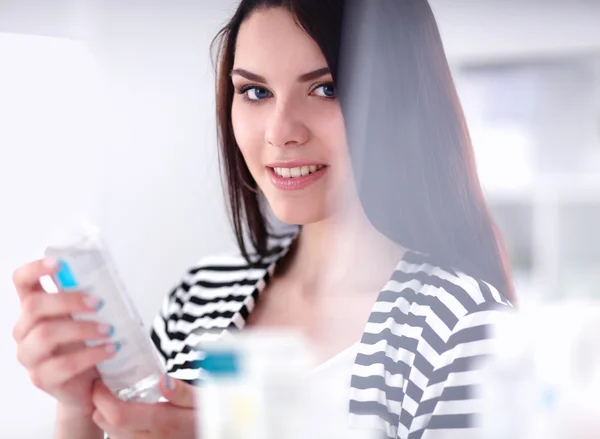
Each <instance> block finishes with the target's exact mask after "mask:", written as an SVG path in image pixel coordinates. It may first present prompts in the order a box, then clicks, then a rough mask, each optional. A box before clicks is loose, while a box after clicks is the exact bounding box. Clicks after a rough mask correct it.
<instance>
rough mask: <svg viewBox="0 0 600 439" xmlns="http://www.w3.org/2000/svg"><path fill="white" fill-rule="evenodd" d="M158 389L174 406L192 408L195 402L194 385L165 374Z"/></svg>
mask: <svg viewBox="0 0 600 439" xmlns="http://www.w3.org/2000/svg"><path fill="white" fill-rule="evenodd" d="M160 391H161V393H162V394H163V396H164V397H165V398H167V399H168V400H169V402H170V403H171V404H173V405H174V406H177V407H183V408H194V405H195V402H196V396H195V395H196V388H195V387H194V386H192V385H190V384H187V383H185V382H183V381H180V380H178V379H176V378H173V377H170V376H169V375H165V376H164V377H163V379H162V380H161V383H160Z"/></svg>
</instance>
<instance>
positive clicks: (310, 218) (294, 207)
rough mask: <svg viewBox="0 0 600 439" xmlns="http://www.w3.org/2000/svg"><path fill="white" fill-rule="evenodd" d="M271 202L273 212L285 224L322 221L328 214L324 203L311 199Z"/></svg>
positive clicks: (304, 223) (301, 224)
mask: <svg viewBox="0 0 600 439" xmlns="http://www.w3.org/2000/svg"><path fill="white" fill-rule="evenodd" d="M269 204H270V206H271V210H272V212H273V214H274V215H275V216H276V217H277V219H278V220H279V221H281V222H283V223H285V224H293V225H299V226H303V225H306V224H312V223H316V222H319V221H322V220H323V219H324V218H325V217H326V216H327V213H326V212H325V209H323V207H322V205H320V204H319V203H315V202H314V201H311V200H306V201H305V202H304V201H300V200H297V199H296V200H293V199H291V200H276V201H275V200H274V202H271V201H269Z"/></svg>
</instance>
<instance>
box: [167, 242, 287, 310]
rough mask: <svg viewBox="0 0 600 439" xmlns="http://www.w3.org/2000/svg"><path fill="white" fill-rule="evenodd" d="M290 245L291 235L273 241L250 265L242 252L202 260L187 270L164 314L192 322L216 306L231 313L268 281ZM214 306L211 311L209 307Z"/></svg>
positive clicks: (172, 291) (172, 293)
mask: <svg viewBox="0 0 600 439" xmlns="http://www.w3.org/2000/svg"><path fill="white" fill-rule="evenodd" d="M291 242H292V237H290V236H288V235H285V236H282V237H275V238H272V239H270V241H269V253H268V255H266V256H263V257H262V258H260V260H259V259H258V258H253V259H252V260H251V261H248V260H246V258H244V256H242V254H241V253H240V252H239V251H238V252H225V253H220V254H214V255H209V256H205V257H203V258H201V259H199V260H198V261H196V262H195V263H194V264H192V265H191V266H190V267H188V268H187V270H185V272H184V274H183V276H182V277H181V278H180V280H179V282H178V283H177V284H176V285H175V287H174V288H173V289H172V290H171V292H170V293H169V294H168V296H167V298H166V300H165V302H164V304H163V309H162V310H161V311H162V314H163V315H171V316H174V317H185V318H186V319H187V320H190V319H191V318H199V317H201V316H202V315H203V314H206V312H207V310H208V309H209V308H211V309H212V308H215V306H216V305H215V304H218V308H219V309H221V310H230V309H231V310H232V309H233V308H234V307H235V304H236V303H239V302H241V301H243V300H244V298H245V297H247V296H248V295H250V294H252V293H253V291H255V290H256V288H257V286H260V283H261V282H263V281H265V278H266V277H267V276H268V275H269V272H270V271H271V270H272V269H273V266H274V263H275V262H277V260H279V258H281V257H282V256H283V255H284V254H285V253H286V252H287V250H288V248H289V246H290V244H291ZM211 304H213V306H212V307H211V306H208V305H211ZM165 307H166V308H167V309H165ZM208 311H209V312H212V311H210V310H208ZM213 311H214V310H213ZM185 313H188V315H184V314H185ZM189 313H193V315H189Z"/></svg>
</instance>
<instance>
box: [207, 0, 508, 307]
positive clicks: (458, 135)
mask: <svg viewBox="0 0 600 439" xmlns="http://www.w3.org/2000/svg"><path fill="white" fill-rule="evenodd" d="M270 7H283V8H286V9H288V10H289V11H290V13H291V14H292V16H293V17H294V19H295V21H296V23H297V24H298V26H299V27H300V28H301V29H303V30H304V31H305V32H306V33H307V34H308V35H309V36H310V37H312V39H313V40H314V41H315V42H316V43H317V44H318V46H319V47H320V49H321V51H322V52H323V54H324V56H325V58H326V60H327V63H328V66H329V69H330V71H331V73H332V76H333V79H334V82H335V85H336V89H337V90H338V96H339V97H340V101H341V104H342V111H343V114H344V121H345V125H346V131H347V134H348V141H349V148H350V154H351V157H352V163H353V167H354V174H355V178H356V180H357V186H358V189H359V194H360V199H361V203H362V205H363V208H364V210H365V212H366V214H367V216H368V217H369V219H370V221H371V223H372V224H373V225H374V227H376V228H377V229H378V230H379V231H380V232H381V233H383V234H385V235H386V236H388V237H389V238H390V239H392V240H393V241H395V242H396V243H398V244H400V245H402V246H404V247H407V248H410V249H412V250H417V251H420V252H423V253H427V254H429V255H431V256H432V257H433V258H434V259H435V260H436V261H438V262H439V263H440V264H442V265H444V266H446V267H452V268H455V269H458V270H461V271H463V272H465V273H467V274H469V275H471V276H474V277H477V278H479V279H482V280H485V281H486V282H489V283H490V284H492V285H494V286H495V287H496V288H497V289H498V290H499V291H501V292H502V293H503V294H504V295H505V296H506V297H507V298H508V299H509V300H511V301H513V302H514V301H515V297H514V292H513V286H512V282H511V279H510V273H509V271H510V270H509V268H508V262H507V258H506V253H505V250H504V245H503V241H502V238H501V236H500V234H499V233H498V231H497V228H496V226H495V224H494V221H493V220H492V217H491V215H490V213H489V209H488V207H487V205H486V202H485V199H484V196H483V192H482V189H481V185H480V183H479V179H478V176H477V171H476V166H475V160H474V154H473V148H472V146H471V141H470V138H469V134H468V131H467V128H466V123H465V119H464V115H463V112H462V108H461V106H460V102H459V100H458V97H457V94H456V89H455V86H454V82H453V80H452V76H451V73H450V69H449V66H448V62H447V59H446V55H445V53H444V49H443V45H442V41H441V38H440V34H439V31H438V28H437V24H436V22H435V18H434V16H433V13H432V11H431V9H430V7H429V4H428V3H427V1H426V0H401V1H398V0H378V1H369V0H318V1H316V0H242V1H241V2H240V4H239V7H238V8H237V10H236V12H235V13H234V15H233V17H232V18H231V20H230V21H229V22H228V23H227V24H226V25H225V26H224V27H223V29H222V30H221V31H220V32H219V34H218V35H217V37H216V38H215V40H214V41H213V46H212V47H213V49H216V52H214V55H215V59H216V104H217V128H218V140H219V144H220V160H221V168H222V173H223V180H224V184H225V191H226V195H227V198H228V200H229V203H228V204H229V205H228V207H229V212H230V217H231V221H232V223H233V228H234V231H235V235H236V238H237V242H238V245H239V247H240V250H241V252H242V254H243V255H244V257H245V258H246V259H247V260H248V262H249V263H253V262H255V261H256V259H255V258H253V257H251V254H253V255H258V256H259V257H260V256H264V255H266V254H268V252H269V248H268V244H267V240H268V238H269V236H271V235H272V234H273V233H274V231H273V230H272V228H271V226H270V224H269V221H268V219H267V213H266V209H265V205H264V200H263V199H262V197H261V196H260V195H259V191H258V186H257V184H256V182H255V181H254V179H253V178H252V175H251V174H250V171H249V169H248V167H247V166H246V163H245V161H244V158H243V156H242V154H241V152H240V150H239V147H238V145H237V142H236V140H235V137H234V133H233V126H232V121H231V108H232V101H233V94H234V88H233V84H232V82H231V78H230V73H231V70H232V68H233V62H234V55H235V46H236V40H237V36H238V32H239V29H240V25H241V24H242V22H243V21H244V20H245V19H246V18H248V16H249V15H250V14H251V13H252V12H253V11H255V10H257V9H259V8H270ZM365 66H366V69H365ZM365 91H368V93H369V94H365V93H366V92H365ZM365 103H369V104H368V108H366V106H365Z"/></svg>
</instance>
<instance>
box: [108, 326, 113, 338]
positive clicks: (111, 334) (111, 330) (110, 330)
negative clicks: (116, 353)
mask: <svg viewBox="0 0 600 439" xmlns="http://www.w3.org/2000/svg"><path fill="white" fill-rule="evenodd" d="M113 335H115V327H114V326H113V325H110V329H109V330H108V334H107V336H108V337H112V336H113Z"/></svg>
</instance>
